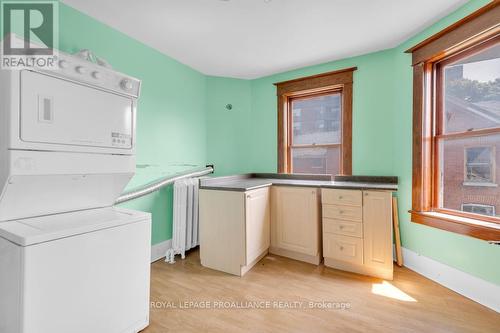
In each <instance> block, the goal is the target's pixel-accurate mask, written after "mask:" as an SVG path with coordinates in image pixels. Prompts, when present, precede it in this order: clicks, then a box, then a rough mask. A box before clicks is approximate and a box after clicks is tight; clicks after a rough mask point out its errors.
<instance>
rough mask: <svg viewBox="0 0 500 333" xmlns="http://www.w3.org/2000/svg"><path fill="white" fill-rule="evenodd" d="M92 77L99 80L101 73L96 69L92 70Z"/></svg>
mask: <svg viewBox="0 0 500 333" xmlns="http://www.w3.org/2000/svg"><path fill="white" fill-rule="evenodd" d="M92 77H93V78H94V79H96V80H99V79H100V78H101V77H102V74H101V73H99V72H98V71H95V72H92Z"/></svg>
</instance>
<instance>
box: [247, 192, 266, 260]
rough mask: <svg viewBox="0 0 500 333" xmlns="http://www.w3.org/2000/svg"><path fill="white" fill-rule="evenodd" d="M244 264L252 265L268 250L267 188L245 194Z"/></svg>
mask: <svg viewBox="0 0 500 333" xmlns="http://www.w3.org/2000/svg"><path fill="white" fill-rule="evenodd" d="M245 214H246V218H245V220H246V264H247V265H248V264H250V263H252V262H253V261H254V260H255V259H256V258H258V257H259V256H260V255H261V254H262V253H264V252H265V251H267V250H268V249H269V243H270V237H271V236H270V218H271V217H270V214H271V209H270V203H269V188H267V187H266V188H262V189H258V190H254V191H249V192H247V193H246V197H245Z"/></svg>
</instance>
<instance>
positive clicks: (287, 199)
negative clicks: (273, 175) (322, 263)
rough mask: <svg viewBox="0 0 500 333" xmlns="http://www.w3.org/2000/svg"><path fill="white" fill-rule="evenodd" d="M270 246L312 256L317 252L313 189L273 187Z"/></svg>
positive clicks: (315, 204)
mask: <svg viewBox="0 0 500 333" xmlns="http://www.w3.org/2000/svg"><path fill="white" fill-rule="evenodd" d="M271 202H272V206H271V210H272V211H273V212H272V215H273V223H274V225H273V227H272V233H273V235H272V236H271V242H272V246H273V247H276V248H281V249H285V250H290V251H295V252H298V253H303V254H307V255H311V256H315V255H317V254H318V251H319V220H318V218H319V215H318V214H319V200H318V190H317V189H315V188H305V187H291V186H286V187H285V186H283V187H278V186H275V187H273V196H272V200H271Z"/></svg>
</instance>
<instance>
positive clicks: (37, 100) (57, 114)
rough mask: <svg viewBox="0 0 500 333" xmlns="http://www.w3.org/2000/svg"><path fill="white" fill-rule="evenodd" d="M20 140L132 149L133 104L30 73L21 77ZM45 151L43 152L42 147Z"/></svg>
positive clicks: (129, 99)
mask: <svg viewBox="0 0 500 333" xmlns="http://www.w3.org/2000/svg"><path fill="white" fill-rule="evenodd" d="M20 109H21V110H20V111H21V112H20V139H21V140H22V141H24V142H31V143H40V144H50V145H65V146H66V148H67V149H68V150H71V146H73V147H75V146H79V147H82V146H84V147H96V148H97V150H98V149H99V148H108V149H109V148H112V149H115V150H120V151H121V153H126V151H127V150H131V149H132V146H133V142H132V140H133V138H132V135H133V121H134V114H133V100H132V99H131V98H130V97H126V96H122V95H118V94H115V93H111V92H106V91H103V90H99V89H96V88H92V87H89V86H85V85H82V84H78V83H74V82H72V81H67V80H65V79H60V78H55V77H52V76H49V75H45V74H40V73H36V72H31V71H23V72H22V73H21V107H20ZM41 149H43V148H41Z"/></svg>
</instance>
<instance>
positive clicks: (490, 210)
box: [462, 204, 495, 216]
mask: <svg viewBox="0 0 500 333" xmlns="http://www.w3.org/2000/svg"><path fill="white" fill-rule="evenodd" d="M462 210H463V211H464V212H468V213H474V214H480V215H488V216H495V207H494V206H485V205H476V204H465V205H463V206H462Z"/></svg>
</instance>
